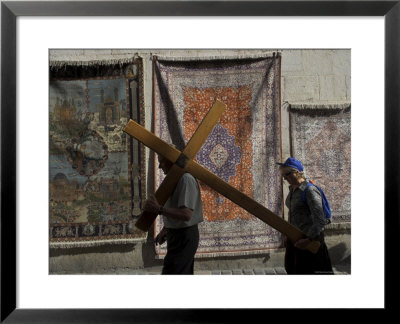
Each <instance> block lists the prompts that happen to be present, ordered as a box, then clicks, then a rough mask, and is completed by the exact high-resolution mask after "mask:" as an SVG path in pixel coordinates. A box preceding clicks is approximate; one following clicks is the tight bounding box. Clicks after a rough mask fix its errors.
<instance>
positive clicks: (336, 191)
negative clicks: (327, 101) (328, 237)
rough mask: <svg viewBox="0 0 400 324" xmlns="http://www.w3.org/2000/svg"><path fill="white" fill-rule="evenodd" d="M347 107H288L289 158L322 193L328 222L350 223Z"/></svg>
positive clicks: (348, 118) (348, 123) (349, 137)
mask: <svg viewBox="0 0 400 324" xmlns="http://www.w3.org/2000/svg"><path fill="white" fill-rule="evenodd" d="M350 120H351V118H350V107H349V105H348V107H347V108H345V107H341V108H337V107H336V108H335V107H328V108H325V109H324V108H320V107H317V108H315V107H314V108H310V107H307V105H305V106H304V107H297V108H295V107H291V109H290V128H291V131H290V134H291V149H292V156H293V157H295V158H296V159H299V160H300V161H302V162H303V164H304V168H305V171H306V177H307V178H309V179H312V180H313V181H314V182H315V184H316V185H318V186H319V187H321V188H322V189H323V190H324V193H325V195H326V197H327V198H328V201H329V203H330V206H331V210H332V222H333V223H343V222H350V219H351V217H350V216H351V124H350Z"/></svg>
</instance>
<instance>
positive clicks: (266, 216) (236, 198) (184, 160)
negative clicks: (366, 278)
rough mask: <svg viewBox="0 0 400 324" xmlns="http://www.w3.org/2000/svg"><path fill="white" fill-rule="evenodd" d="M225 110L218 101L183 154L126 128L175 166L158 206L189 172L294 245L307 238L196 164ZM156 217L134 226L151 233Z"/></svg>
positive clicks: (145, 216) (132, 126)
mask: <svg viewBox="0 0 400 324" xmlns="http://www.w3.org/2000/svg"><path fill="white" fill-rule="evenodd" d="M225 108H226V105H225V104H224V103H222V102H221V101H219V100H217V101H216V102H215V103H214V105H213V106H212V107H211V109H210V110H209V111H208V113H207V115H206V116H205V117H204V119H203V120H202V122H201V123H200V125H199V126H198V128H197V130H196V131H195V133H194V134H193V136H192V138H191V139H190V140H189V142H188V143H187V145H186V147H185V149H184V150H183V151H182V152H181V151H179V150H177V149H176V148H174V147H173V146H171V145H169V144H168V143H166V142H165V141H163V140H162V139H160V138H158V137H157V136H155V135H154V134H153V133H151V132H149V131H148V130H147V129H145V128H144V127H142V126H141V125H139V124H138V123H136V122H135V121H133V120H129V122H128V124H127V125H126V127H125V128H124V132H126V133H127V134H128V135H130V136H132V137H134V138H135V139H137V140H138V141H140V142H142V143H143V144H144V145H146V146H147V147H149V148H150V149H152V150H153V151H155V152H156V153H158V154H159V155H161V156H163V157H164V158H166V159H167V160H169V161H171V162H172V163H173V165H172V167H171V169H170V170H169V171H168V173H167V175H166V177H165V178H164V181H163V182H162V183H161V185H160V187H159V188H158V189H157V191H156V192H155V197H156V199H157V201H158V203H159V204H160V205H164V204H165V203H166V202H167V200H168V198H169V196H170V195H172V193H173V191H174V189H175V186H176V184H177V183H178V181H179V179H180V177H181V176H182V175H183V174H184V173H185V172H189V173H191V174H192V175H193V176H194V177H195V178H197V179H199V180H200V181H202V182H203V183H205V184H206V185H208V186H209V187H211V188H212V189H214V190H215V191H217V192H218V193H220V194H221V195H223V196H225V197H226V198H228V199H230V200H231V201H232V202H234V203H235V204H237V205H239V206H240V207H242V208H244V209H245V210H247V211H248V212H249V213H251V214H253V215H254V216H256V217H258V218H259V219H261V220H262V221H263V222H265V223H267V224H268V225H270V226H272V227H273V228H275V229H276V230H278V231H279V232H281V233H283V234H285V235H286V236H287V237H288V238H289V239H290V240H291V241H292V242H293V243H295V242H297V241H298V240H299V239H302V238H305V234H304V233H303V232H302V231H300V230H299V229H298V228H297V227H295V226H293V225H291V224H290V223H288V222H286V221H285V220H284V219H282V217H280V216H278V215H276V214H274V213H273V212H272V211H270V210H269V209H267V208H266V207H264V206H263V205H261V204H259V203H258V202H256V201H255V200H253V199H252V198H250V197H248V196H247V195H245V194H244V193H242V192H240V191H239V190H237V189H236V188H234V187H232V186H231V185H230V184H229V183H227V182H225V181H224V180H222V179H221V178H219V177H218V176H216V175H215V174H213V173H211V172H210V171H208V170H207V169H206V168H204V167H203V166H201V165H200V164H198V163H197V162H195V161H193V158H194V157H195V156H196V154H197V152H198V151H199V150H200V148H201V146H202V145H203V143H204V142H205V140H206V139H207V137H208V135H209V134H210V132H211V130H212V129H213V128H214V126H215V125H216V124H217V122H218V120H219V118H220V116H221V115H222V113H223V112H224V111H225ZM156 217H157V214H153V213H149V212H146V211H144V212H143V213H142V215H141V216H140V217H139V219H138V220H137V222H136V224H135V225H136V227H137V228H139V229H141V230H142V231H148V230H149V229H150V227H151V225H152V224H153V222H154V220H155V219H156ZM319 245H320V243H319V242H318V241H312V242H311V243H310V244H308V246H307V250H309V251H311V252H313V253H316V252H317V251H318V249H319Z"/></svg>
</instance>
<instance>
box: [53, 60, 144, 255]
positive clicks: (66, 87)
mask: <svg viewBox="0 0 400 324" xmlns="http://www.w3.org/2000/svg"><path fill="white" fill-rule="evenodd" d="M50 76H51V77H50V94H49V136H50V138H49V200H50V201H49V214H50V220H49V221H50V244H51V246H53V247H74V246H91V245H97V244H103V243H122V242H129V241H132V240H138V239H139V240H140V239H144V238H145V237H146V234H145V233H143V232H141V231H139V230H137V229H136V228H135V226H134V223H135V219H136V218H137V216H138V215H139V214H140V205H141V203H142V194H143V192H144V185H145V179H144V171H143V170H142V169H143V168H142V165H143V158H144V154H143V147H142V145H139V144H138V143H137V141H136V140H132V139H131V138H130V137H129V136H127V135H126V134H125V133H124V132H123V131H122V129H123V127H124V126H125V125H126V123H127V122H128V120H129V118H132V119H134V120H137V121H138V122H142V123H143V118H144V116H143V115H144V114H143V102H142V101H143V99H142V65H141V61H140V60H138V59H136V60H135V61H134V63H133V64H129V65H126V66H121V65H117V66H106V67H102V66H94V67H90V68H79V67H76V66H75V67H66V68H65V69H64V68H63V69H59V70H56V71H55V70H54V69H51V75H50Z"/></svg>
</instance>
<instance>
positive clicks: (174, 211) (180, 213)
mask: <svg viewBox="0 0 400 324" xmlns="http://www.w3.org/2000/svg"><path fill="white" fill-rule="evenodd" d="M143 210H145V211H148V212H150V213H157V214H162V215H164V216H166V217H170V218H173V219H177V220H181V221H184V222H187V221H189V220H190V218H191V217H192V214H193V210H191V209H190V208H187V207H185V206H181V207H179V208H173V207H168V208H166V207H163V206H161V205H160V204H159V203H158V202H157V199H156V197H154V195H151V196H150V198H149V199H148V200H146V202H145V204H144V207H143Z"/></svg>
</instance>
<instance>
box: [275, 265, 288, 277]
mask: <svg viewBox="0 0 400 324" xmlns="http://www.w3.org/2000/svg"><path fill="white" fill-rule="evenodd" d="M275 272H276V274H278V275H285V274H287V273H286V270H285V268H283V267H276V268H275Z"/></svg>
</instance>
